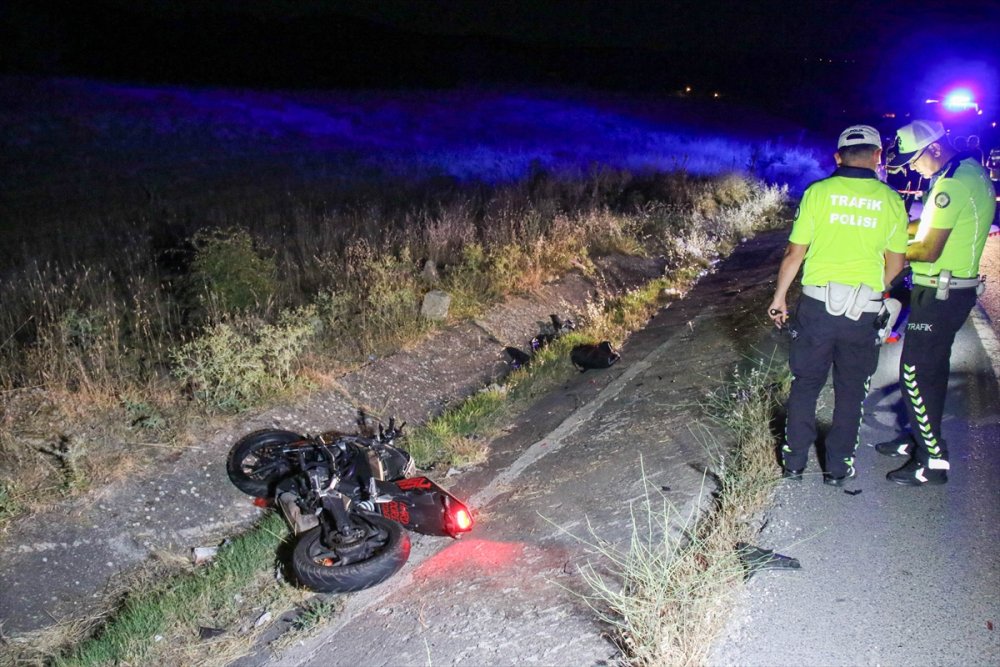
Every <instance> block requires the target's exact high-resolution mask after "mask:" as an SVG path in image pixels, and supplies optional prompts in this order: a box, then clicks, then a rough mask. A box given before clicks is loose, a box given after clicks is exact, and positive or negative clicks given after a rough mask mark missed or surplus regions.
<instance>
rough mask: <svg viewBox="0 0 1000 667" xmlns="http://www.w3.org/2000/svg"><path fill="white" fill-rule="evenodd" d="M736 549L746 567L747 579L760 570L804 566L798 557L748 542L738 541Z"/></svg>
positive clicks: (794, 568)
mask: <svg viewBox="0 0 1000 667" xmlns="http://www.w3.org/2000/svg"><path fill="white" fill-rule="evenodd" d="M736 551H737V553H738V554H739V557H740V562H741V563H743V567H745V568H746V571H747V573H746V578H747V579H749V578H750V577H752V576H753V575H754V574H755V573H756V572H758V571H760V570H798V569H801V567H802V565H800V564H799V561H798V559H797V558H790V557H788V556H782V555H781V554H776V553H774V551H772V550H770V549H761V548H760V547H755V546H753V545H752V544H747V543H746V542H737V543H736Z"/></svg>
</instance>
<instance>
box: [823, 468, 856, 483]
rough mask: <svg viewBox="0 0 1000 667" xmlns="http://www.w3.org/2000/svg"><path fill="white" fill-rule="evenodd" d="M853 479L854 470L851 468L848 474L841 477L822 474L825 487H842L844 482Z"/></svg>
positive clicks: (826, 473)
mask: <svg viewBox="0 0 1000 667" xmlns="http://www.w3.org/2000/svg"><path fill="white" fill-rule="evenodd" d="M852 477H854V469H853V468H852V469H851V470H850V472H847V473H845V474H843V475H831V474H830V473H828V472H825V473H823V483H824V484H826V485H827V486H843V485H844V482H846V481H847V480H849V479H850V478H852Z"/></svg>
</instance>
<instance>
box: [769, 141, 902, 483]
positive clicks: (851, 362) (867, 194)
mask: <svg viewBox="0 0 1000 667" xmlns="http://www.w3.org/2000/svg"><path fill="white" fill-rule="evenodd" d="M881 155H882V141H881V138H880V136H879V133H878V131H877V130H876V129H875V128H873V127H870V126H867V125H856V126H852V127H849V128H847V129H846V130H844V131H843V133H841V135H840V138H839V140H838V141H837V152H836V153H835V154H834V159H835V160H836V162H837V170H836V171H835V172H834V173H833V175H832V176H830V177H828V178H825V179H822V180H820V181H817V182H815V183H813V184H812V185H810V186H809V187H808V188H807V189H806V191H805V193H804V194H803V196H802V201H801V203H800V205H799V211H798V213H797V214H796V217H795V222H794V223H793V225H792V233H791V235H790V236H789V239H788V241H789V243H788V246H787V247H786V249H785V256H784V258H783V259H782V261H781V267H780V269H779V271H778V284H777V287H776V289H775V292H774V298H773V300H772V301H771V305H770V306H769V308H768V314H769V315H770V317H771V319H772V320H773V321H774V323H775V325H776V326H778V327H780V326H782V325H783V324H784V323H785V320H786V317H787V315H788V309H787V305H786V302H785V299H786V296H787V293H788V289H789V287H790V286H791V284H792V281H793V280H794V279H795V276H796V275H797V274H798V271H799V267H800V266H801V265H802V264H803V261H804V263H805V266H804V269H803V275H802V298H801V299H800V300H799V302H798V306H797V308H796V311H795V315H794V317H793V318H792V319H791V320H790V321H789V327H790V330H791V332H792V343H791V350H790V352H789V358H788V363H789V366H790V367H791V370H792V374H793V380H792V389H791V394H790V395H789V398H788V421H787V424H786V427H785V444H784V446H783V447H782V465H783V466H784V476H785V477H786V478H789V479H796V480H800V479H802V472H803V471H804V469H805V467H806V461H807V458H808V455H809V448H810V447H811V446H812V444H813V442H815V440H816V401H817V399H818V397H819V393H820V390H821V389H822V388H823V385H824V384H826V379H827V376H828V375H829V373H830V367H831V366H833V385H834V399H835V401H834V409H833V425H832V427H831V429H830V432H829V434H828V435H827V438H826V461H825V467H826V472H825V475H824V477H823V482H824V483H826V484H830V485H832V486H842V485H843V484H844V481H845V480H846V479H847V478H849V477H853V476H854V453H855V450H856V449H857V444H858V429H859V428H860V426H861V405H862V402H863V401H864V399H865V396H866V395H867V393H868V386H869V381H870V380H871V376H872V373H874V372H875V367H876V366H877V365H878V349H879V348H878V346H877V345H876V326H875V321H876V318H877V316H878V313H879V311H880V310H881V308H882V290H883V289H884V288H885V285H886V284H887V283H888V282H889V281H890V280H891V279H892V278H893V277H895V276H896V274H898V273H899V272H900V270H902V268H903V253H904V252H905V251H906V238H907V236H906V225H907V218H906V210H905V208H904V206H903V200H902V199H901V198H900V196H899V195H898V194H897V193H896V192H895V191H894V190H893V189H892V188H890V187H888V186H887V185H885V184H884V183H882V182H881V181H880V180H879V179H878V177H877V176H876V173H875V169H876V167H877V166H878V165H879V162H880V158H881Z"/></svg>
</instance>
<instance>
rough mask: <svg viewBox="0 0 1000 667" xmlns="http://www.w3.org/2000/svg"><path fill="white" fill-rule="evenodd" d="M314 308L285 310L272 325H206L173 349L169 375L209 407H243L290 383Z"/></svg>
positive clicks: (310, 332) (249, 322) (253, 322)
mask: <svg viewBox="0 0 1000 667" xmlns="http://www.w3.org/2000/svg"><path fill="white" fill-rule="evenodd" d="M315 312H316V309H315V308H313V307H308V308H301V309H296V310H291V311H286V312H284V313H282V314H281V316H280V318H279V320H278V322H277V323H276V324H263V323H260V322H259V321H257V320H254V319H252V318H248V319H242V320H234V321H232V322H222V323H219V324H215V325H213V326H210V327H208V328H206V329H205V331H204V332H203V333H202V334H201V335H200V336H198V337H196V338H195V339H194V340H191V341H189V342H187V343H185V344H184V345H182V346H181V347H180V348H178V349H177V350H176V351H175V352H174V353H173V360H174V363H175V368H174V375H175V376H176V377H177V378H178V379H180V380H182V381H183V382H184V385H185V387H186V388H187V391H188V393H189V395H190V396H191V397H192V398H195V399H197V400H199V401H201V402H203V403H204V404H205V405H207V406H208V407H210V408H212V409H217V410H231V411H238V410H243V409H246V408H248V407H250V406H251V405H254V404H256V403H258V402H259V401H260V400H261V399H263V398H264V397H266V396H268V395H271V394H273V393H275V392H277V391H280V390H282V389H287V388H289V387H290V386H291V385H292V383H293V380H294V379H295V377H296V376H295V371H296V363H297V361H298V358H299V355H300V354H301V353H302V351H303V350H304V349H305V348H306V346H307V345H308V343H309V340H310V338H311V337H312V336H313V335H314V333H315V322H314V316H315Z"/></svg>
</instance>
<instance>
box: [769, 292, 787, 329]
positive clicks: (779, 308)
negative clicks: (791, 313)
mask: <svg viewBox="0 0 1000 667" xmlns="http://www.w3.org/2000/svg"><path fill="white" fill-rule="evenodd" d="M767 316H768V317H770V318H771V321H772V322H774V326H776V327H778V328H779V329H780V328H781V327H783V326H784V325H785V321H786V320H787V319H788V306H787V305H785V300H784V299H775V300H774V301H772V302H771V305H770V306H768V307H767Z"/></svg>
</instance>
